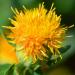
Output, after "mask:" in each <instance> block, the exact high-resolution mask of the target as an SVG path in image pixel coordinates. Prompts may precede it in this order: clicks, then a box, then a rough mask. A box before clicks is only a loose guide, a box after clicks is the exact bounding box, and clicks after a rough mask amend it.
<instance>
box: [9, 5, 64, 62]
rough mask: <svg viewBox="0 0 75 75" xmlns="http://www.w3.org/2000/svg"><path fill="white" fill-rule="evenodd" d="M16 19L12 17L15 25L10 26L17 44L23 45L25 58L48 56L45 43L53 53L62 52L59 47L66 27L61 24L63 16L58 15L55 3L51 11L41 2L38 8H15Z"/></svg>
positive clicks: (34, 59) (35, 58)
mask: <svg viewBox="0 0 75 75" xmlns="http://www.w3.org/2000/svg"><path fill="white" fill-rule="evenodd" d="M13 11H14V13H15V16H14V19H10V20H11V23H12V24H13V26H14V27H8V28H10V29H11V31H12V32H13V33H12V35H11V37H13V38H14V42H15V43H16V45H20V46H22V51H23V52H24V54H25V58H26V59H28V58H30V57H31V58H32V59H33V62H35V61H36V60H37V59H40V60H42V59H43V57H47V54H46V50H45V48H44V47H43V45H47V46H48V47H49V48H50V51H51V52H52V53H53V54H60V52H59V50H58V48H60V47H61V42H62V41H63V39H64V37H63V36H64V34H65V28H63V27H61V26H60V22H61V17H60V16H57V15H56V12H55V8H53V5H52V7H51V9H50V11H47V10H46V9H45V8H44V5H43V4H42V5H41V4H40V5H39V7H38V8H34V9H30V10H27V9H25V8H24V10H23V11H20V12H19V11H18V10H17V9H15V10H13Z"/></svg>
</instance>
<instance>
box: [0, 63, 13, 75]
mask: <svg viewBox="0 0 75 75" xmlns="http://www.w3.org/2000/svg"><path fill="white" fill-rule="evenodd" d="M11 66H12V65H9V64H2V65H1V64H0V75H6V72H7V71H8V70H9V69H10V67H11Z"/></svg>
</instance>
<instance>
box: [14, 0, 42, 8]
mask: <svg viewBox="0 0 75 75" xmlns="http://www.w3.org/2000/svg"><path fill="white" fill-rule="evenodd" d="M41 2H42V0H13V3H14V4H13V5H14V6H15V7H17V8H19V9H20V8H22V6H23V5H24V6H25V7H26V8H28V9H30V8H34V7H37V6H38V4H39V3H41Z"/></svg>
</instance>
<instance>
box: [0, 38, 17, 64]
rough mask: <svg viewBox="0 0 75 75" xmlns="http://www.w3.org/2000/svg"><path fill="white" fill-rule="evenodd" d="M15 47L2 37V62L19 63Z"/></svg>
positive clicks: (0, 39) (0, 58)
mask: <svg viewBox="0 0 75 75" xmlns="http://www.w3.org/2000/svg"><path fill="white" fill-rule="evenodd" d="M13 49H14V48H13V47H12V46H11V45H9V44H8V42H7V41H6V40H5V39H3V38H2V37H0V64H4V63H10V64H14V63H18V59H17V57H16V53H15V52H14V51H13Z"/></svg>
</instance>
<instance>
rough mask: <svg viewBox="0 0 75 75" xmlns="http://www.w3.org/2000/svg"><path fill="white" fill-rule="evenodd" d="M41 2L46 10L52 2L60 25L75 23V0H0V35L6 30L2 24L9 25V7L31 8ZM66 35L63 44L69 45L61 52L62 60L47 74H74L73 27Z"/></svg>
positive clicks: (74, 29)
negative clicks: (59, 16) (58, 16)
mask: <svg viewBox="0 0 75 75" xmlns="http://www.w3.org/2000/svg"><path fill="white" fill-rule="evenodd" d="M42 2H44V5H45V8H46V9H47V10H49V9H50V7H51V5H52V3H54V6H55V7H56V13H57V14H58V15H60V14H61V17H62V20H61V25H65V26H70V25H73V24H75V0H0V35H2V33H3V32H4V33H5V32H6V30H5V29H3V28H2V25H11V24H10V21H9V20H8V18H12V16H13V12H12V10H11V7H13V8H17V9H18V10H22V9H23V8H22V7H23V5H24V6H25V7H26V8H27V9H32V8H35V7H38V5H39V3H42ZM67 36H68V37H66V40H65V41H64V44H63V46H67V45H69V46H71V47H70V48H69V49H68V50H67V51H66V52H65V53H62V56H63V60H62V62H61V63H60V64H58V65H56V66H54V67H53V68H51V70H50V72H49V75H75V27H74V28H71V29H69V30H68V32H67Z"/></svg>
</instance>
